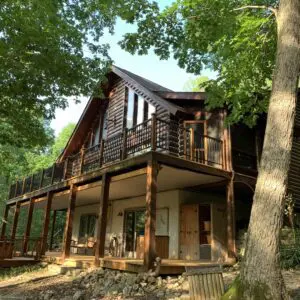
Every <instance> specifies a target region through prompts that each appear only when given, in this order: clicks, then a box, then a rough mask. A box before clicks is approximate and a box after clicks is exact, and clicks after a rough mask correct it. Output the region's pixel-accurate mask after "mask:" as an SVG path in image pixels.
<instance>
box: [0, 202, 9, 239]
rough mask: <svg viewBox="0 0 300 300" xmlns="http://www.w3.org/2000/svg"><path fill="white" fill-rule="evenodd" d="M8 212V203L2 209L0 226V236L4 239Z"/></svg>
mask: <svg viewBox="0 0 300 300" xmlns="http://www.w3.org/2000/svg"><path fill="white" fill-rule="evenodd" d="M8 212H9V205H5V210H4V215H3V220H2V228H1V237H0V238H1V239H4V237H5V231H6V222H7V218H8Z"/></svg>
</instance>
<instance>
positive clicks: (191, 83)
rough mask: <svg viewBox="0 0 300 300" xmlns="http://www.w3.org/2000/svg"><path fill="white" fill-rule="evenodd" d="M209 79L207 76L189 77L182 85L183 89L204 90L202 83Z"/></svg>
mask: <svg viewBox="0 0 300 300" xmlns="http://www.w3.org/2000/svg"><path fill="white" fill-rule="evenodd" d="M207 81H209V78H208V77H207V76H199V77H197V78H195V79H192V78H191V79H189V80H188V81H187V82H186V83H185V84H184V86H183V89H184V90H185V91H187V92H204V91H205V88H204V87H203V84H204V83H205V82H207Z"/></svg>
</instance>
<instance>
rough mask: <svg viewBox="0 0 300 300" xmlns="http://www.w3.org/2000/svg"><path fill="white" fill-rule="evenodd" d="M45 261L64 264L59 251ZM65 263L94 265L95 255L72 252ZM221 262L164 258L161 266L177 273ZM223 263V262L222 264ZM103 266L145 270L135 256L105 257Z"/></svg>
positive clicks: (126, 269)
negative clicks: (189, 268) (187, 268)
mask: <svg viewBox="0 0 300 300" xmlns="http://www.w3.org/2000/svg"><path fill="white" fill-rule="evenodd" d="M43 260H44V261H48V262H54V263H57V264H62V260H61V256H60V253H59V252H47V253H46V255H45V257H44V258H43ZM64 264H67V265H68V266H78V267H83V268H89V267H92V266H93V265H94V256H89V255H78V254H72V255H71V256H70V258H68V259H67V260H66V261H65V263H64ZM216 264H218V265H220V263H217V262H214V261H210V260H183V259H163V260H162V263H161V268H160V274H161V275H176V274H182V273H183V272H185V271H186V270H185V267H209V266H213V265H216ZM221 265H222V264H221ZM100 266H101V267H103V268H108V269H114V270H121V271H127V272H134V273H139V272H143V260H142V259H134V258H124V257H122V258H119V257H104V258H101V259H100Z"/></svg>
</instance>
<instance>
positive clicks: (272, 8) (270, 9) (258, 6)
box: [234, 5, 277, 18]
mask: <svg viewBox="0 0 300 300" xmlns="http://www.w3.org/2000/svg"><path fill="white" fill-rule="evenodd" d="M245 9H266V10H269V11H271V12H272V13H273V14H274V16H275V17H276V18H277V9H276V8H274V7H271V6H266V5H245V6H242V7H238V8H235V9H234V11H237V10H245Z"/></svg>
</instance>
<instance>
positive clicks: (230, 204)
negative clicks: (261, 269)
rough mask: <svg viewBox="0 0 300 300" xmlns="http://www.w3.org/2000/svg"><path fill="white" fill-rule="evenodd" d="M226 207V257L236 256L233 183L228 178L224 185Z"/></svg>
mask: <svg viewBox="0 0 300 300" xmlns="http://www.w3.org/2000/svg"><path fill="white" fill-rule="evenodd" d="M226 204H227V205H226V207H227V247H228V258H229V259H235V258H236V248H235V207H234V183H233V179H230V180H229V181H228V183H227V186H226Z"/></svg>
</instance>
